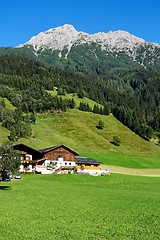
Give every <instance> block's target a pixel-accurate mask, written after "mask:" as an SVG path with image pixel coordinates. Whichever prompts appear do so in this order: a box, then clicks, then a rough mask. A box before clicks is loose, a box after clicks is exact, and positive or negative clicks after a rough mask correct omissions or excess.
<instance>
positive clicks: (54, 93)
mask: <svg viewBox="0 0 160 240" xmlns="http://www.w3.org/2000/svg"><path fill="white" fill-rule="evenodd" d="M47 92H48V93H50V94H51V95H52V96H57V91H56V90H54V91H47ZM58 96H59V97H61V98H63V99H70V100H71V99H72V98H73V99H74V102H75V104H76V107H77V108H78V107H79V104H80V102H83V103H88V104H89V106H90V107H91V108H92V109H93V107H94V105H95V104H96V105H97V106H99V107H102V105H101V104H99V103H96V102H95V101H93V100H91V99H89V98H86V97H84V98H79V97H78V96H77V95H76V94H75V93H74V94H73V93H70V94H66V95H58Z"/></svg>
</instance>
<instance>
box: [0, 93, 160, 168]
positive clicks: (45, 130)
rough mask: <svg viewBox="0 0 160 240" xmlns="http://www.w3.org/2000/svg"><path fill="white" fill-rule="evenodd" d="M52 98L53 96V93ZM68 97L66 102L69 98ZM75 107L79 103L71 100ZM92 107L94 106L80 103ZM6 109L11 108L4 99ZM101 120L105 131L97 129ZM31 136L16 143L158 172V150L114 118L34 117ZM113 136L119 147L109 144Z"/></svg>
mask: <svg viewBox="0 0 160 240" xmlns="http://www.w3.org/2000/svg"><path fill="white" fill-rule="evenodd" d="M52 94H55V92H52ZM71 97H72V95H71V94H67V95H66V96H65V98H71ZM74 99H75V102H76V104H79V102H78V101H80V100H81V99H78V98H77V97H76V96H74ZM83 101H87V102H88V103H89V104H90V106H92V107H93V105H94V104H95V102H93V101H91V100H89V99H83ZM5 104H6V106H7V108H10V109H12V108H13V106H12V105H11V104H10V102H9V101H8V100H7V99H5ZM99 120H102V121H103V122H104V129H102V130H100V129H97V128H96V126H97V124H98V122H99ZM32 128H33V134H32V137H31V138H29V139H19V142H22V143H24V144H27V145H29V146H31V147H33V148H36V149H42V148H45V147H50V146H56V145H60V144H64V145H67V146H68V147H70V148H72V149H74V150H75V151H77V152H79V154H80V155H82V156H86V157H92V158H94V159H97V160H99V161H101V162H103V163H104V164H106V165H112V166H121V167H127V168H160V158H159V156H160V146H157V145H156V144H155V143H154V142H148V141H145V140H144V139H142V138H140V137H139V136H138V135H136V134H134V133H133V132H132V131H130V130H129V129H128V128H127V127H125V126H124V125H123V124H121V123H120V122H119V121H118V120H117V119H116V118H114V117H113V115H109V116H102V115H98V114H94V113H90V112H82V111H79V110H78V109H74V110H71V109H68V110H67V112H65V113H63V112H59V113H43V114H37V121H36V124H35V125H33V126H32ZM8 135H9V132H8V131H7V130H6V129H4V128H2V127H1V126H0V144H1V143H2V142H4V141H6V140H7V139H8V138H7V136H8ZM113 136H119V137H120V140H121V145H120V146H119V147H117V146H114V145H113V144H111V141H112V140H113Z"/></svg>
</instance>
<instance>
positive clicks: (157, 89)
mask: <svg viewBox="0 0 160 240" xmlns="http://www.w3.org/2000/svg"><path fill="white" fill-rule="evenodd" d="M159 67H160V46H159V45H156V44H153V43H148V42H145V41H144V40H143V39H141V38H138V37H135V36H133V35H131V34H129V33H127V32H124V31H116V32H109V33H97V34H92V35H90V34H87V33H83V32H78V31H76V30H75V29H74V27H73V26H71V25H64V26H62V27H57V28H54V29H50V30H48V31H46V32H43V33H40V34H39V35H38V36H35V37H33V38H32V39H31V40H30V41H29V42H27V43H24V44H22V45H20V46H18V47H16V48H0V97H1V98H7V99H9V100H10V101H11V103H12V104H13V105H14V107H18V108H19V110H22V111H23V112H25V113H28V112H32V113H41V112H45V111H55V110H56V111H57V110H58V111H65V109H66V107H70V108H73V105H74V104H72V103H71V102H68V101H63V99H62V98H59V97H52V96H50V94H48V91H46V90H51V91H52V90H53V89H54V88H55V87H56V89H58V94H59V95H65V94H66V93H68V94H73V95H75V94H77V96H79V97H80V98H83V97H88V98H89V99H92V100H94V101H95V102H97V103H100V104H102V105H103V106H104V107H105V108H106V109H107V111H109V112H111V113H112V114H113V115H114V116H115V117H116V118H117V119H118V120H120V121H121V122H122V123H123V124H124V125H126V126H128V127H129V128H130V129H131V130H132V131H134V132H135V133H136V134H138V135H140V136H141V137H143V138H145V139H148V140H150V139H152V138H153V137H154V136H156V135H157V136H158V138H160V134H159V133H158V132H160V107H159V106H160V70H159V69H160V68H159ZM4 105H5V104H4V101H3V99H1V101H0V107H2V110H3V108H4ZM1 113H3V111H1ZM9 114H10V119H9V122H8V116H9ZM17 114H19V119H20V120H19V121H20V124H21V123H22V121H21V120H23V115H22V114H21V112H20V113H17V112H16V113H14V114H12V113H8V111H6V114H5V115H4V114H0V122H2V123H3V126H6V127H7V128H8V129H9V130H14V129H12V128H13V123H14V127H15V130H16V131H18V130H19V129H20V128H19V127H18V126H19V125H18V124H17V125H16V121H15V120H16V118H17ZM25 120H26V123H25V127H26V128H27V126H28V121H32V119H29V120H27V119H25ZM21 125H22V124H21ZM17 128H18V129H17ZM21 129H22V130H23V129H24V126H22V128H21ZM13 133H14V131H13ZM27 133H30V131H27ZM20 134H21V135H23V134H24V133H23V132H22V131H21V133H20Z"/></svg>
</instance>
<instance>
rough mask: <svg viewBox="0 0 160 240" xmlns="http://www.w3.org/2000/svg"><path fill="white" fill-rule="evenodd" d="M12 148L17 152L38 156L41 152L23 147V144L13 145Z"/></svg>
mask: <svg viewBox="0 0 160 240" xmlns="http://www.w3.org/2000/svg"><path fill="white" fill-rule="evenodd" d="M13 148H14V149H15V150H19V151H23V152H28V153H29V152H34V153H38V154H41V152H40V151H38V150H36V149H34V148H31V147H29V146H27V145H25V144H23V143H18V144H15V145H13Z"/></svg>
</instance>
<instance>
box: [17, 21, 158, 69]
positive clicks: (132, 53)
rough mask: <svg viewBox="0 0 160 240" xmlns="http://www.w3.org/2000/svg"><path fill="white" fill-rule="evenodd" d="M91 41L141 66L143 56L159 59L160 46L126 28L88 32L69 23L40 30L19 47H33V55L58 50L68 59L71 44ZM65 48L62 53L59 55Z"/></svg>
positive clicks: (153, 60)
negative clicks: (79, 29)
mask: <svg viewBox="0 0 160 240" xmlns="http://www.w3.org/2000/svg"><path fill="white" fill-rule="evenodd" d="M93 44H95V45H96V46H99V47H100V48H101V50H102V51H104V52H105V53H106V54H108V53H116V54H118V53H123V54H125V55H127V56H129V57H130V58H131V59H132V60H134V61H137V62H138V63H140V64H142V65H143V64H144V63H146V58H147V61H149V62H148V63H149V64H154V63H155V59H157V58H160V45H158V44H154V43H149V42H146V41H144V40H143V39H142V38H138V37H136V36H134V35H132V34H130V33H128V32H126V31H122V30H118V31H114V32H111V31H110V32H108V33H104V32H100V33H96V34H88V33H84V32H78V31H77V30H76V29H75V28H74V27H73V26H72V25H69V24H65V25H64V26H60V27H57V28H51V29H49V30H48V31H45V32H41V33H39V34H38V35H37V36H34V37H32V38H31V39H30V40H29V41H28V42H26V43H24V44H21V45H19V46H18V48H23V47H24V46H27V47H32V48H33V50H34V52H35V54H37V53H38V54H39V55H40V54H41V53H42V52H43V51H44V50H46V49H49V50H51V51H52V52H53V51H55V50H58V52H59V53H58V57H59V58H61V57H64V58H68V54H69V53H70V52H71V50H72V47H74V49H75V47H77V46H79V47H80V46H84V45H88V46H89V45H93ZM64 50H65V55H64V54H62V51H64ZM148 58H149V59H148Z"/></svg>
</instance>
